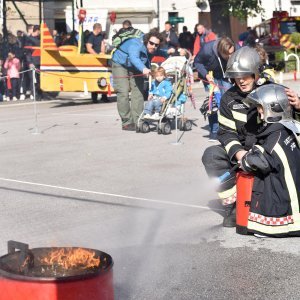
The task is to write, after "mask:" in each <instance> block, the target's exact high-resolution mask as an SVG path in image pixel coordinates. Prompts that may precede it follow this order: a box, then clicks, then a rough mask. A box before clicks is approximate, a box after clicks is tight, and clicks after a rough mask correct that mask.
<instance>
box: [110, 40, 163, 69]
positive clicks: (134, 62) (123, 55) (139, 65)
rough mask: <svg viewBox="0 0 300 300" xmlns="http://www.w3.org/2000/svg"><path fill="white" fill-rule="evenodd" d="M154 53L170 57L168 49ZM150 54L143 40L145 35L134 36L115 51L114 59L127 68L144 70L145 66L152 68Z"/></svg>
mask: <svg viewBox="0 0 300 300" xmlns="http://www.w3.org/2000/svg"><path fill="white" fill-rule="evenodd" d="M154 55H160V56H164V57H168V54H167V52H166V51H163V50H157V51H156V52H155V53H154ZM154 55H150V54H149V53H148V51H147V48H146V46H145V45H144V42H143V37H141V38H132V39H128V40H126V41H124V42H123V43H122V44H121V45H120V46H119V47H118V48H117V49H116V50H115V51H114V53H113V56H112V61H113V62H115V63H117V64H119V65H122V66H123V67H125V68H134V69H136V70H138V71H140V72H143V69H144V68H148V69H150V68H151V59H152V57H153V56H154Z"/></svg>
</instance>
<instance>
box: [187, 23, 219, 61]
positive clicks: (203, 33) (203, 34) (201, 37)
mask: <svg viewBox="0 0 300 300" xmlns="http://www.w3.org/2000/svg"><path fill="white" fill-rule="evenodd" d="M196 30H197V34H196V37H195V42H194V51H193V58H195V56H196V55H197V54H198V52H199V51H200V49H201V46H202V45H203V44H204V43H207V42H210V41H215V40H216V39H217V36H216V34H215V33H214V32H212V31H210V30H208V29H206V28H205V27H204V25H202V24H201V23H198V24H197V25H196Z"/></svg>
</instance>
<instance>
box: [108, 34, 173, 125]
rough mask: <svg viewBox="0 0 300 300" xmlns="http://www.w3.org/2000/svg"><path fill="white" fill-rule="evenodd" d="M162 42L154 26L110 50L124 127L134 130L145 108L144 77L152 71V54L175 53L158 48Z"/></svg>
mask: <svg viewBox="0 0 300 300" xmlns="http://www.w3.org/2000/svg"><path fill="white" fill-rule="evenodd" d="M162 41H163V37H162V35H161V34H160V33H159V32H158V31H157V30H156V29H153V30H151V31H150V32H149V33H148V34H145V35H143V36H141V37H140V38H130V39H127V40H125V41H124V42H123V43H122V44H121V45H120V46H119V47H118V48H117V49H116V50H115V51H114V53H113V56H112V73H113V82H114V83H113V87H114V90H115V92H116V93H117V107H118V112H119V115H120V117H121V120H122V129H123V130H129V131H135V124H136V122H137V120H138V118H139V116H140V114H141V113H142V111H143V109H144V80H145V77H147V76H148V75H149V74H150V72H151V58H152V57H153V56H154V55H160V56H164V57H168V55H169V54H171V53H174V52H175V49H173V48H172V49H168V50H163V49H159V46H160V44H161V42H162ZM129 93H130V97H129ZM130 100H131V103H130Z"/></svg>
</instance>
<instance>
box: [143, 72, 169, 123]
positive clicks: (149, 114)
mask: <svg viewBox="0 0 300 300" xmlns="http://www.w3.org/2000/svg"><path fill="white" fill-rule="evenodd" d="M154 78H155V80H154V81H153V82H152V84H151V89H150V91H149V96H148V103H147V104H146V107H145V110H144V115H145V116H144V118H145V119H153V120H158V119H159V113H160V110H161V107H162V105H163V103H164V102H165V101H166V100H167V99H169V98H170V96H171V94H172V83H171V82H170V81H169V80H168V79H166V71H165V69H164V68H163V67H159V68H158V69H157V70H156V71H155V73H154ZM153 111H154V114H153Z"/></svg>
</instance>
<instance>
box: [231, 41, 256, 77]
mask: <svg viewBox="0 0 300 300" xmlns="http://www.w3.org/2000/svg"><path fill="white" fill-rule="evenodd" d="M260 64H261V62H260V56H259V54H258V53H257V51H256V50H255V49H254V48H252V47H248V46H245V47H242V48H240V49H238V50H237V51H235V52H234V53H233V54H232V55H231V56H230V58H229V60H228V62H227V68H226V72H225V77H227V78H242V77H245V76H248V75H258V74H259V66H260Z"/></svg>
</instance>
